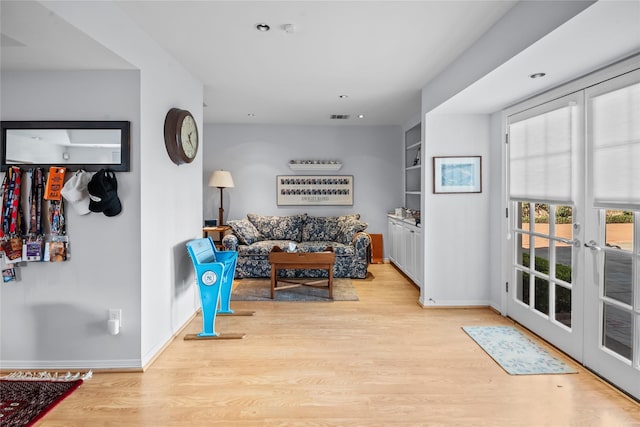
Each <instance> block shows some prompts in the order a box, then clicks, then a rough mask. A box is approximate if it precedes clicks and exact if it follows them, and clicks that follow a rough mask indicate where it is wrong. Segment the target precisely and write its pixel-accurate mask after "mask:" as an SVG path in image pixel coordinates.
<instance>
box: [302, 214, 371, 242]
mask: <svg viewBox="0 0 640 427" xmlns="http://www.w3.org/2000/svg"><path fill="white" fill-rule="evenodd" d="M359 218H360V214H352V215H342V216H319V217H316V216H308V217H307V218H306V220H305V221H304V225H303V226H302V241H303V242H315V241H335V240H336V236H337V235H338V232H339V231H340V230H339V226H340V222H342V221H346V220H349V219H353V220H357V219H359Z"/></svg>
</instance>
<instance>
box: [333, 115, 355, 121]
mask: <svg viewBox="0 0 640 427" xmlns="http://www.w3.org/2000/svg"><path fill="white" fill-rule="evenodd" d="M349 117H351V116H350V115H349V114H332V115H331V120H347V119H348V118H349Z"/></svg>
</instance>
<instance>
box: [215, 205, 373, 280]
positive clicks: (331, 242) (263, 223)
mask: <svg viewBox="0 0 640 427" xmlns="http://www.w3.org/2000/svg"><path fill="white" fill-rule="evenodd" d="M227 225H229V226H231V233H229V234H227V235H226V236H224V238H223V239H222V244H223V245H224V248H225V249H226V250H234V251H238V262H237V265H236V276H235V277H236V278H245V277H270V276H271V264H269V252H270V251H271V249H272V248H273V247H274V246H279V247H281V248H282V249H283V250H286V249H287V248H288V247H289V243H295V244H296V246H297V250H298V251H301V252H319V251H322V250H324V249H325V248H326V247H327V246H332V247H333V250H334V252H335V254H336V263H335V265H334V269H333V275H334V277H351V278H359V279H363V278H365V277H366V276H367V265H368V258H367V253H368V249H369V245H370V237H369V235H368V234H367V233H365V232H364V230H365V229H366V228H367V223H365V222H362V221H360V215H359V214H353V215H343V216H327V217H314V216H309V215H307V214H300V215H291V216H265V215H256V214H251V213H250V214H248V215H247V218H245V219H240V220H231V221H228V222H227ZM281 273H282V275H283V276H285V277H323V276H326V275H327V272H326V270H282V271H281Z"/></svg>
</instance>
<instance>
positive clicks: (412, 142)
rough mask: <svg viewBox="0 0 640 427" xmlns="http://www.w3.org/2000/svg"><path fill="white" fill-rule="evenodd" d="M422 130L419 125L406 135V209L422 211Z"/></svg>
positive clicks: (409, 130)
mask: <svg viewBox="0 0 640 427" xmlns="http://www.w3.org/2000/svg"><path fill="white" fill-rule="evenodd" d="M421 133H422V129H421V124H420V123H417V124H416V125H415V126H413V127H412V128H410V129H408V130H407V131H406V132H405V134H404V147H405V151H404V171H405V173H404V207H406V208H408V209H412V210H420V203H421V198H422V197H421V195H422V136H421Z"/></svg>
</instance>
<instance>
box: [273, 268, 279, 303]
mask: <svg viewBox="0 0 640 427" xmlns="http://www.w3.org/2000/svg"><path fill="white" fill-rule="evenodd" d="M277 275H278V269H277V268H276V265H275V264H272V265H271V299H273V297H274V296H275V295H274V294H275V289H276V280H277Z"/></svg>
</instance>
